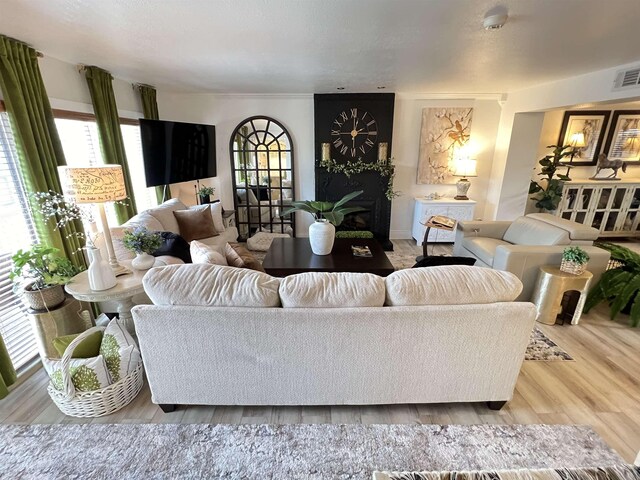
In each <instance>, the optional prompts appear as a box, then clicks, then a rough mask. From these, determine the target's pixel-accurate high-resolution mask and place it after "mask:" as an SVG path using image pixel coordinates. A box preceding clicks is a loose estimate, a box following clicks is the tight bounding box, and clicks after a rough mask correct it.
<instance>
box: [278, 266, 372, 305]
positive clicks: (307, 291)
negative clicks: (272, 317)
mask: <svg viewBox="0 0 640 480" xmlns="http://www.w3.org/2000/svg"><path fill="white" fill-rule="evenodd" d="M280 300H281V301H282V306H283V307H286V308H349V307H382V306H383V305H384V279H383V278H382V277H379V276H378V275H373V274H371V273H328V272H309V273H299V274H297V275H289V276H288V277H285V278H283V279H282V280H281V281H280Z"/></svg>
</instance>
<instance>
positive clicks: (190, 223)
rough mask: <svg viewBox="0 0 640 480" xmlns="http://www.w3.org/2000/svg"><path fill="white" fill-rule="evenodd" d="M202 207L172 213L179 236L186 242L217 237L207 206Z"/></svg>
mask: <svg viewBox="0 0 640 480" xmlns="http://www.w3.org/2000/svg"><path fill="white" fill-rule="evenodd" d="M204 207H205V208H203V209H198V210H195V209H193V210H176V211H174V212H173V215H174V216H175V218H176V221H177V222H178V227H179V228H180V234H181V235H182V236H183V237H184V239H185V240H186V241H187V242H190V241H191V240H200V239H201V238H209V237H215V236H216V235H218V232H217V231H216V228H215V227H214V226H213V218H211V212H210V211H209V205H204Z"/></svg>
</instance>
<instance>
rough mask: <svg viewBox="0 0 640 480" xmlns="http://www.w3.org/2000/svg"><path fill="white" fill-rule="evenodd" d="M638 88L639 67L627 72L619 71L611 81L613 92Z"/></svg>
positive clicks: (639, 84)
mask: <svg viewBox="0 0 640 480" xmlns="http://www.w3.org/2000/svg"><path fill="white" fill-rule="evenodd" d="M638 87H640V66H639V67H634V68H630V69H629V70H620V71H618V72H617V73H616V79H615V80H614V81H613V90H614V91H615V90H626V89H628V88H638Z"/></svg>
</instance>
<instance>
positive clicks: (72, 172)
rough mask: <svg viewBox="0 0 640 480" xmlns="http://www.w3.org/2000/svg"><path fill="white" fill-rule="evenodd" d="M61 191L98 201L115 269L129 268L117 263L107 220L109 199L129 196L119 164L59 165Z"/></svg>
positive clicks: (82, 199)
mask: <svg viewBox="0 0 640 480" xmlns="http://www.w3.org/2000/svg"><path fill="white" fill-rule="evenodd" d="M58 172H59V173H60V182H61V183H62V192H63V194H64V196H65V197H67V198H69V199H71V200H73V201H74V202H75V203H77V204H80V203H95V204H96V205H97V206H98V211H99V213H100V223H101V224H102V234H103V235H104V240H105V244H106V246H107V253H108V255H109V265H110V266H111V268H112V269H113V273H114V274H115V275H116V276H118V275H124V274H125V273H129V272H130V270H129V269H127V268H126V267H124V266H122V265H120V264H119V263H118V259H117V258H116V254H115V250H114V249H113V242H112V240H111V232H110V231H109V224H108V223H107V214H106V212H105V210H104V204H105V203H106V202H115V201H117V200H124V199H126V198H127V191H126V189H125V184H124V174H123V172H122V167H121V166H120V165H103V166H100V167H58Z"/></svg>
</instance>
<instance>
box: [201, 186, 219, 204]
mask: <svg viewBox="0 0 640 480" xmlns="http://www.w3.org/2000/svg"><path fill="white" fill-rule="evenodd" d="M215 191H216V190H215V188H213V187H200V190H198V192H197V195H198V197H200V205H205V204H207V203H209V202H210V201H211V195H213V192H215Z"/></svg>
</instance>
